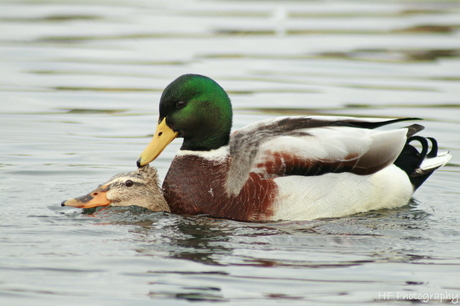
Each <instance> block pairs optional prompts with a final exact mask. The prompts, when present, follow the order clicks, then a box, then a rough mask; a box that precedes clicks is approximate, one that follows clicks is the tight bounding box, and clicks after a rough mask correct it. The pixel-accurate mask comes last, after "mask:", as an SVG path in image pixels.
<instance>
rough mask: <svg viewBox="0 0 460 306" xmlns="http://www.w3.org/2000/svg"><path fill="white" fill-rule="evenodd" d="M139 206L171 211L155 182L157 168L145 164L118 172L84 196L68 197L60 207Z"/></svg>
mask: <svg viewBox="0 0 460 306" xmlns="http://www.w3.org/2000/svg"><path fill="white" fill-rule="evenodd" d="M109 205H110V206H131V205H136V206H141V207H145V208H148V209H150V210H153V211H168V212H169V211H170V210H169V206H168V204H167V203H166V200H165V198H164V197H163V193H162V191H161V189H160V186H159V182H158V173H157V170H156V169H155V168H153V167H149V166H148V165H147V166H145V167H142V168H139V169H137V170H136V171H132V172H125V173H119V174H117V175H115V176H113V177H112V178H111V179H110V180H108V181H107V182H106V183H104V184H102V185H100V186H99V187H97V188H96V189H95V190H93V191H91V192H90V193H88V194H87V195H84V196H81V197H78V198H74V199H69V200H67V201H64V202H62V203H61V206H72V207H77V208H92V207H98V206H109Z"/></svg>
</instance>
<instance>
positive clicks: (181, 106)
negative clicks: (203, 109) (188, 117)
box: [176, 101, 187, 108]
mask: <svg viewBox="0 0 460 306" xmlns="http://www.w3.org/2000/svg"><path fill="white" fill-rule="evenodd" d="M185 105H187V103H185V102H184V101H179V102H177V103H176V107H177V108H184V107H185Z"/></svg>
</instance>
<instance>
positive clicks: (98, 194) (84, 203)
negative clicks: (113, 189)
mask: <svg viewBox="0 0 460 306" xmlns="http://www.w3.org/2000/svg"><path fill="white" fill-rule="evenodd" d="M107 191H108V188H107V186H101V187H99V188H97V189H96V190H94V191H92V192H90V193H88V194H87V195H84V196H81V197H78V198H74V199H69V200H67V201H64V202H62V203H61V206H72V207H77V208H93V207H98V206H108V205H110V204H111V202H110V200H109V199H107Z"/></svg>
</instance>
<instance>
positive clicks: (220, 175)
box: [137, 74, 451, 221]
mask: <svg viewBox="0 0 460 306" xmlns="http://www.w3.org/2000/svg"><path fill="white" fill-rule="evenodd" d="M159 108H160V115H159V120H158V126H157V128H156V131H155V133H154V136H153V139H152V141H151V142H150V144H149V145H148V146H147V148H146V149H145V150H144V151H143V152H142V154H141V156H140V158H139V159H138V161H137V165H138V167H143V166H145V165H147V164H148V163H150V162H151V161H152V160H154V159H155V158H156V157H157V156H158V155H159V154H160V153H161V152H162V151H163V149H164V148H165V147H166V146H167V145H168V144H169V143H170V142H171V141H172V140H173V139H174V138H176V137H181V138H183V139H184V140H183V143H182V147H181V148H180V150H179V152H178V153H177V155H176V156H175V158H174V159H173V161H172V163H171V166H170V168H169V171H168V173H167V175H166V177H165V180H164V183H163V193H164V196H165V198H166V201H167V202H168V204H169V207H170V209H171V212H172V213H177V214H190V215H196V214H206V215H209V216H212V217H220V218H230V219H235V220H242V221H276V220H312V219H317V218H332V217H343V216H347V215H351V214H355V213H359V212H366V211H370V210H376V209H382V208H394V207H399V206H403V205H405V204H407V203H408V201H409V200H410V198H411V196H412V194H413V192H414V191H415V190H416V189H417V188H418V187H419V186H420V185H421V184H422V183H423V182H424V181H425V180H426V179H427V178H428V177H429V176H430V175H431V173H433V171H434V170H436V169H437V168H439V167H441V166H443V165H444V164H445V163H447V162H448V161H449V159H450V157H451V156H450V155H449V154H448V153H444V154H439V155H438V153H437V150H438V149H437V143H436V141H435V140H434V139H432V138H423V137H419V136H413V135H414V134H415V133H417V132H418V131H420V130H422V129H423V127H422V126H421V125H418V124H413V125H410V126H407V127H404V128H398V129H393V130H384V131H381V130H376V128H378V127H381V126H385V125H388V124H391V123H396V122H399V121H403V120H410V119H414V118H404V119H391V120H390V119H387V120H383V119H358V118H352V117H326V116H314V117H282V118H275V119H269V120H263V121H259V122H256V123H253V124H251V125H248V126H246V127H243V128H242V129H240V130H238V131H236V132H233V133H232V134H231V132H230V129H231V126H232V106H231V103H230V99H229V97H228V95H227V93H226V92H225V91H224V89H223V88H222V87H221V86H220V85H218V84H217V83H216V82H215V81H214V80H212V79H210V78H208V77H206V76H202V75H192V74H188V75H183V76H180V77H179V78H177V79H176V80H174V81H173V82H172V83H171V84H169V85H168V86H167V87H166V88H165V90H164V92H163V94H162V96H161V100H160V107H159ZM412 142H420V143H421V144H422V149H421V151H420V152H419V151H417V150H416V149H415V147H414V146H412V145H411V144H410V143H412ZM430 143H431V150H430V152H428V150H429V147H430V146H429V144H430Z"/></svg>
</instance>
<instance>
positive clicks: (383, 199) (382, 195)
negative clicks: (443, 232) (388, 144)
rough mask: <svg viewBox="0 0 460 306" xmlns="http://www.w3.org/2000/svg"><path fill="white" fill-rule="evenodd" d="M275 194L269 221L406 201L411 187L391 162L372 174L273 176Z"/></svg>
mask: <svg viewBox="0 0 460 306" xmlns="http://www.w3.org/2000/svg"><path fill="white" fill-rule="evenodd" d="M275 182H276V184H277V185H278V188H279V189H278V190H279V197H277V201H276V203H275V209H276V210H275V215H274V216H273V220H313V219H317V218H335V217H343V216H347V215H352V214H356V213H359V212H365V211H370V210H376V209H382V208H395V207H399V206H403V205H405V204H407V202H408V201H409V200H410V198H411V196H412V193H413V188H412V184H411V183H410V181H409V178H408V177H407V174H406V173H405V172H404V171H402V170H401V169H400V168H398V167H396V166H394V165H391V166H389V167H386V168H385V169H383V170H380V171H378V172H376V173H374V174H372V175H355V174H352V173H329V174H325V175H321V176H313V177H308V176H307V177H302V176H289V177H282V178H276V179H275Z"/></svg>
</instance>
